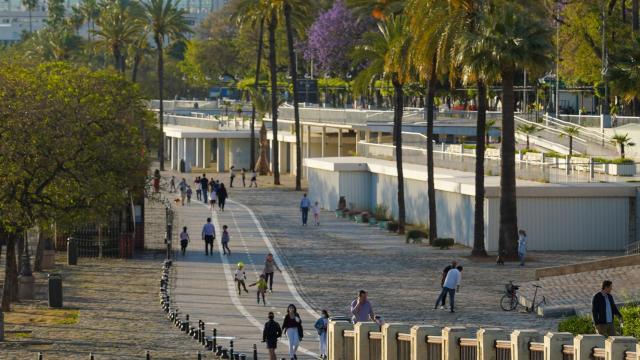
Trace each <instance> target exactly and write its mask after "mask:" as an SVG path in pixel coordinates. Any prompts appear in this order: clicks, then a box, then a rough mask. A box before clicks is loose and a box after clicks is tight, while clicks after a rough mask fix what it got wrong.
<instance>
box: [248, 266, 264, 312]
mask: <svg viewBox="0 0 640 360" xmlns="http://www.w3.org/2000/svg"><path fill="white" fill-rule="evenodd" d="M252 286H257V289H258V292H257V293H256V301H257V302H258V304H260V296H262V304H263V305H264V306H267V301H266V300H265V294H266V292H267V280H265V279H264V274H260V276H258V280H256V282H254V283H253V284H249V287H252Z"/></svg>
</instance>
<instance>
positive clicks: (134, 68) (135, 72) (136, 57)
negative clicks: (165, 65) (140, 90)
mask: <svg viewBox="0 0 640 360" xmlns="http://www.w3.org/2000/svg"><path fill="white" fill-rule="evenodd" d="M141 60H142V56H141V55H140V53H139V52H136V54H135V55H134V56H133V66H132V67H131V82H132V83H134V84H135V82H136V81H137V79H138V66H140V61H141Z"/></svg>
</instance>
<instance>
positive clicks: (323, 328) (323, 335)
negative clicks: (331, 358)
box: [315, 310, 329, 359]
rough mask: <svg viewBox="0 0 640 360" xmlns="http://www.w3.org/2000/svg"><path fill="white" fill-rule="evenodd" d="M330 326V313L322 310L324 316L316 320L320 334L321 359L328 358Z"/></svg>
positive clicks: (316, 326)
mask: <svg viewBox="0 0 640 360" xmlns="http://www.w3.org/2000/svg"><path fill="white" fill-rule="evenodd" d="M328 326H329V313H328V312H327V310H322V316H321V317H320V319H318V320H317V321H316V324H315V328H316V330H318V335H320V359H326V358H327V328H328Z"/></svg>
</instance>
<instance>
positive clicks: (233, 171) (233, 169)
mask: <svg viewBox="0 0 640 360" xmlns="http://www.w3.org/2000/svg"><path fill="white" fill-rule="evenodd" d="M235 178H236V167H235V166H231V169H229V187H230V188H232V187H233V179H235Z"/></svg>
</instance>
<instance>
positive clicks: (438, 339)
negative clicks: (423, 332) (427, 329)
mask: <svg viewBox="0 0 640 360" xmlns="http://www.w3.org/2000/svg"><path fill="white" fill-rule="evenodd" d="M425 341H426V343H427V344H442V343H443V342H444V339H443V338H442V336H438V335H427V336H426V337H425Z"/></svg>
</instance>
